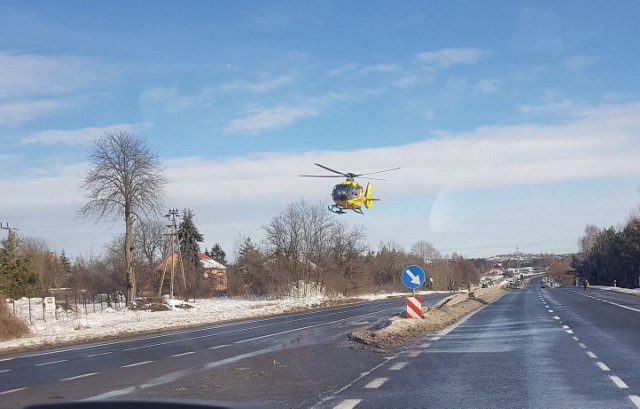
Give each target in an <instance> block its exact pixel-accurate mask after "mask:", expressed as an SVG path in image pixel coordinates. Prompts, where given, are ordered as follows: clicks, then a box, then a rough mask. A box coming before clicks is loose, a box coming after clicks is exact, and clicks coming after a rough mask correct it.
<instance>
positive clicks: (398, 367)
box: [389, 362, 409, 371]
mask: <svg viewBox="0 0 640 409" xmlns="http://www.w3.org/2000/svg"><path fill="white" fill-rule="evenodd" d="M408 363H409V362H398V363H396V364H393V366H391V368H389V370H390V371H399V370H401V369H402V368H404V367H405V366H407V364H408Z"/></svg>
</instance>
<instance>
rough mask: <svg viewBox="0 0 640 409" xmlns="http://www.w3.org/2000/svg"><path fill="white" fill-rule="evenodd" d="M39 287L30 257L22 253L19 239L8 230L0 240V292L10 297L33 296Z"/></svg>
mask: <svg viewBox="0 0 640 409" xmlns="http://www.w3.org/2000/svg"><path fill="white" fill-rule="evenodd" d="M40 289H41V286H40V277H38V273H37V271H36V269H35V268H34V267H33V263H32V262H31V258H30V257H29V256H25V255H23V254H22V246H21V241H20V239H19V238H18V236H17V235H16V234H15V233H14V232H13V231H12V230H9V235H8V236H7V238H6V239H5V240H2V242H0V292H1V293H2V294H3V296H5V297H11V298H20V297H25V296H26V297H34V296H35V295H36V294H38V292H39V290H40Z"/></svg>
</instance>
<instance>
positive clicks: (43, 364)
mask: <svg viewBox="0 0 640 409" xmlns="http://www.w3.org/2000/svg"><path fill="white" fill-rule="evenodd" d="M60 362H67V360H66V359H61V360H59V361H50V362H40V363H39V364H35V365H33V366H45V365H53V364H59V363H60Z"/></svg>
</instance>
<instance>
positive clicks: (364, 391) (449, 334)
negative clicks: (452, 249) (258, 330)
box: [315, 280, 640, 409]
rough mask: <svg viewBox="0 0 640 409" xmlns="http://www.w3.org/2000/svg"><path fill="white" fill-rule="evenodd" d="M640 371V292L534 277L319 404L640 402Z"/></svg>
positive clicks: (596, 404) (451, 405)
mask: <svg viewBox="0 0 640 409" xmlns="http://www.w3.org/2000/svg"><path fill="white" fill-rule="evenodd" d="M639 368H640V297H635V296H632V295H625V294H620V293H615V292H611V291H602V290H594V289H590V290H583V289H580V288H575V287H574V288H540V282H539V280H534V281H533V282H532V284H531V285H530V286H529V287H528V288H525V289H519V290H514V291H512V292H510V293H508V294H506V295H504V296H503V297H501V298H500V299H498V300H497V301H495V302H494V303H492V304H489V305H487V306H485V307H484V308H482V309H481V310H479V311H477V312H476V313H474V314H472V315H471V316H468V317H467V319H465V320H464V321H462V322H459V323H458V324H457V325H456V326H454V327H450V328H448V329H447V330H445V331H443V332H441V333H439V334H434V335H431V336H427V337H425V338H424V339H422V340H421V341H420V342H418V343H416V344H415V345H413V346H412V347H410V348H408V349H406V350H405V351H402V352H400V353H398V354H397V355H395V356H393V357H391V358H390V359H389V360H388V362H386V363H385V364H384V365H381V366H379V367H377V368H375V369H374V370H372V371H371V372H370V373H368V374H366V376H363V377H362V378H360V379H357V380H355V382H353V383H352V384H351V385H349V386H348V387H347V388H345V389H344V390H342V391H340V392H339V393H337V394H336V395H334V396H333V397H330V398H328V399H326V400H325V401H323V402H320V403H319V404H317V405H316V406H315V408H340V409H346V408H353V407H356V408H393V407H400V406H402V407H410V408H418V407H420V408H563V409H564V408H599V409H601V408H640V397H639V396H640V369H639ZM400 404H401V405H400Z"/></svg>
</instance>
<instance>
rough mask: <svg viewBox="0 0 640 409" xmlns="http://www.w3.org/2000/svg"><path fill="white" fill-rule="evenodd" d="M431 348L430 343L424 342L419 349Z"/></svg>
mask: <svg viewBox="0 0 640 409" xmlns="http://www.w3.org/2000/svg"><path fill="white" fill-rule="evenodd" d="M430 346H431V342H425V343H424V344H422V345H420V347H421V348H429V347H430Z"/></svg>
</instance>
